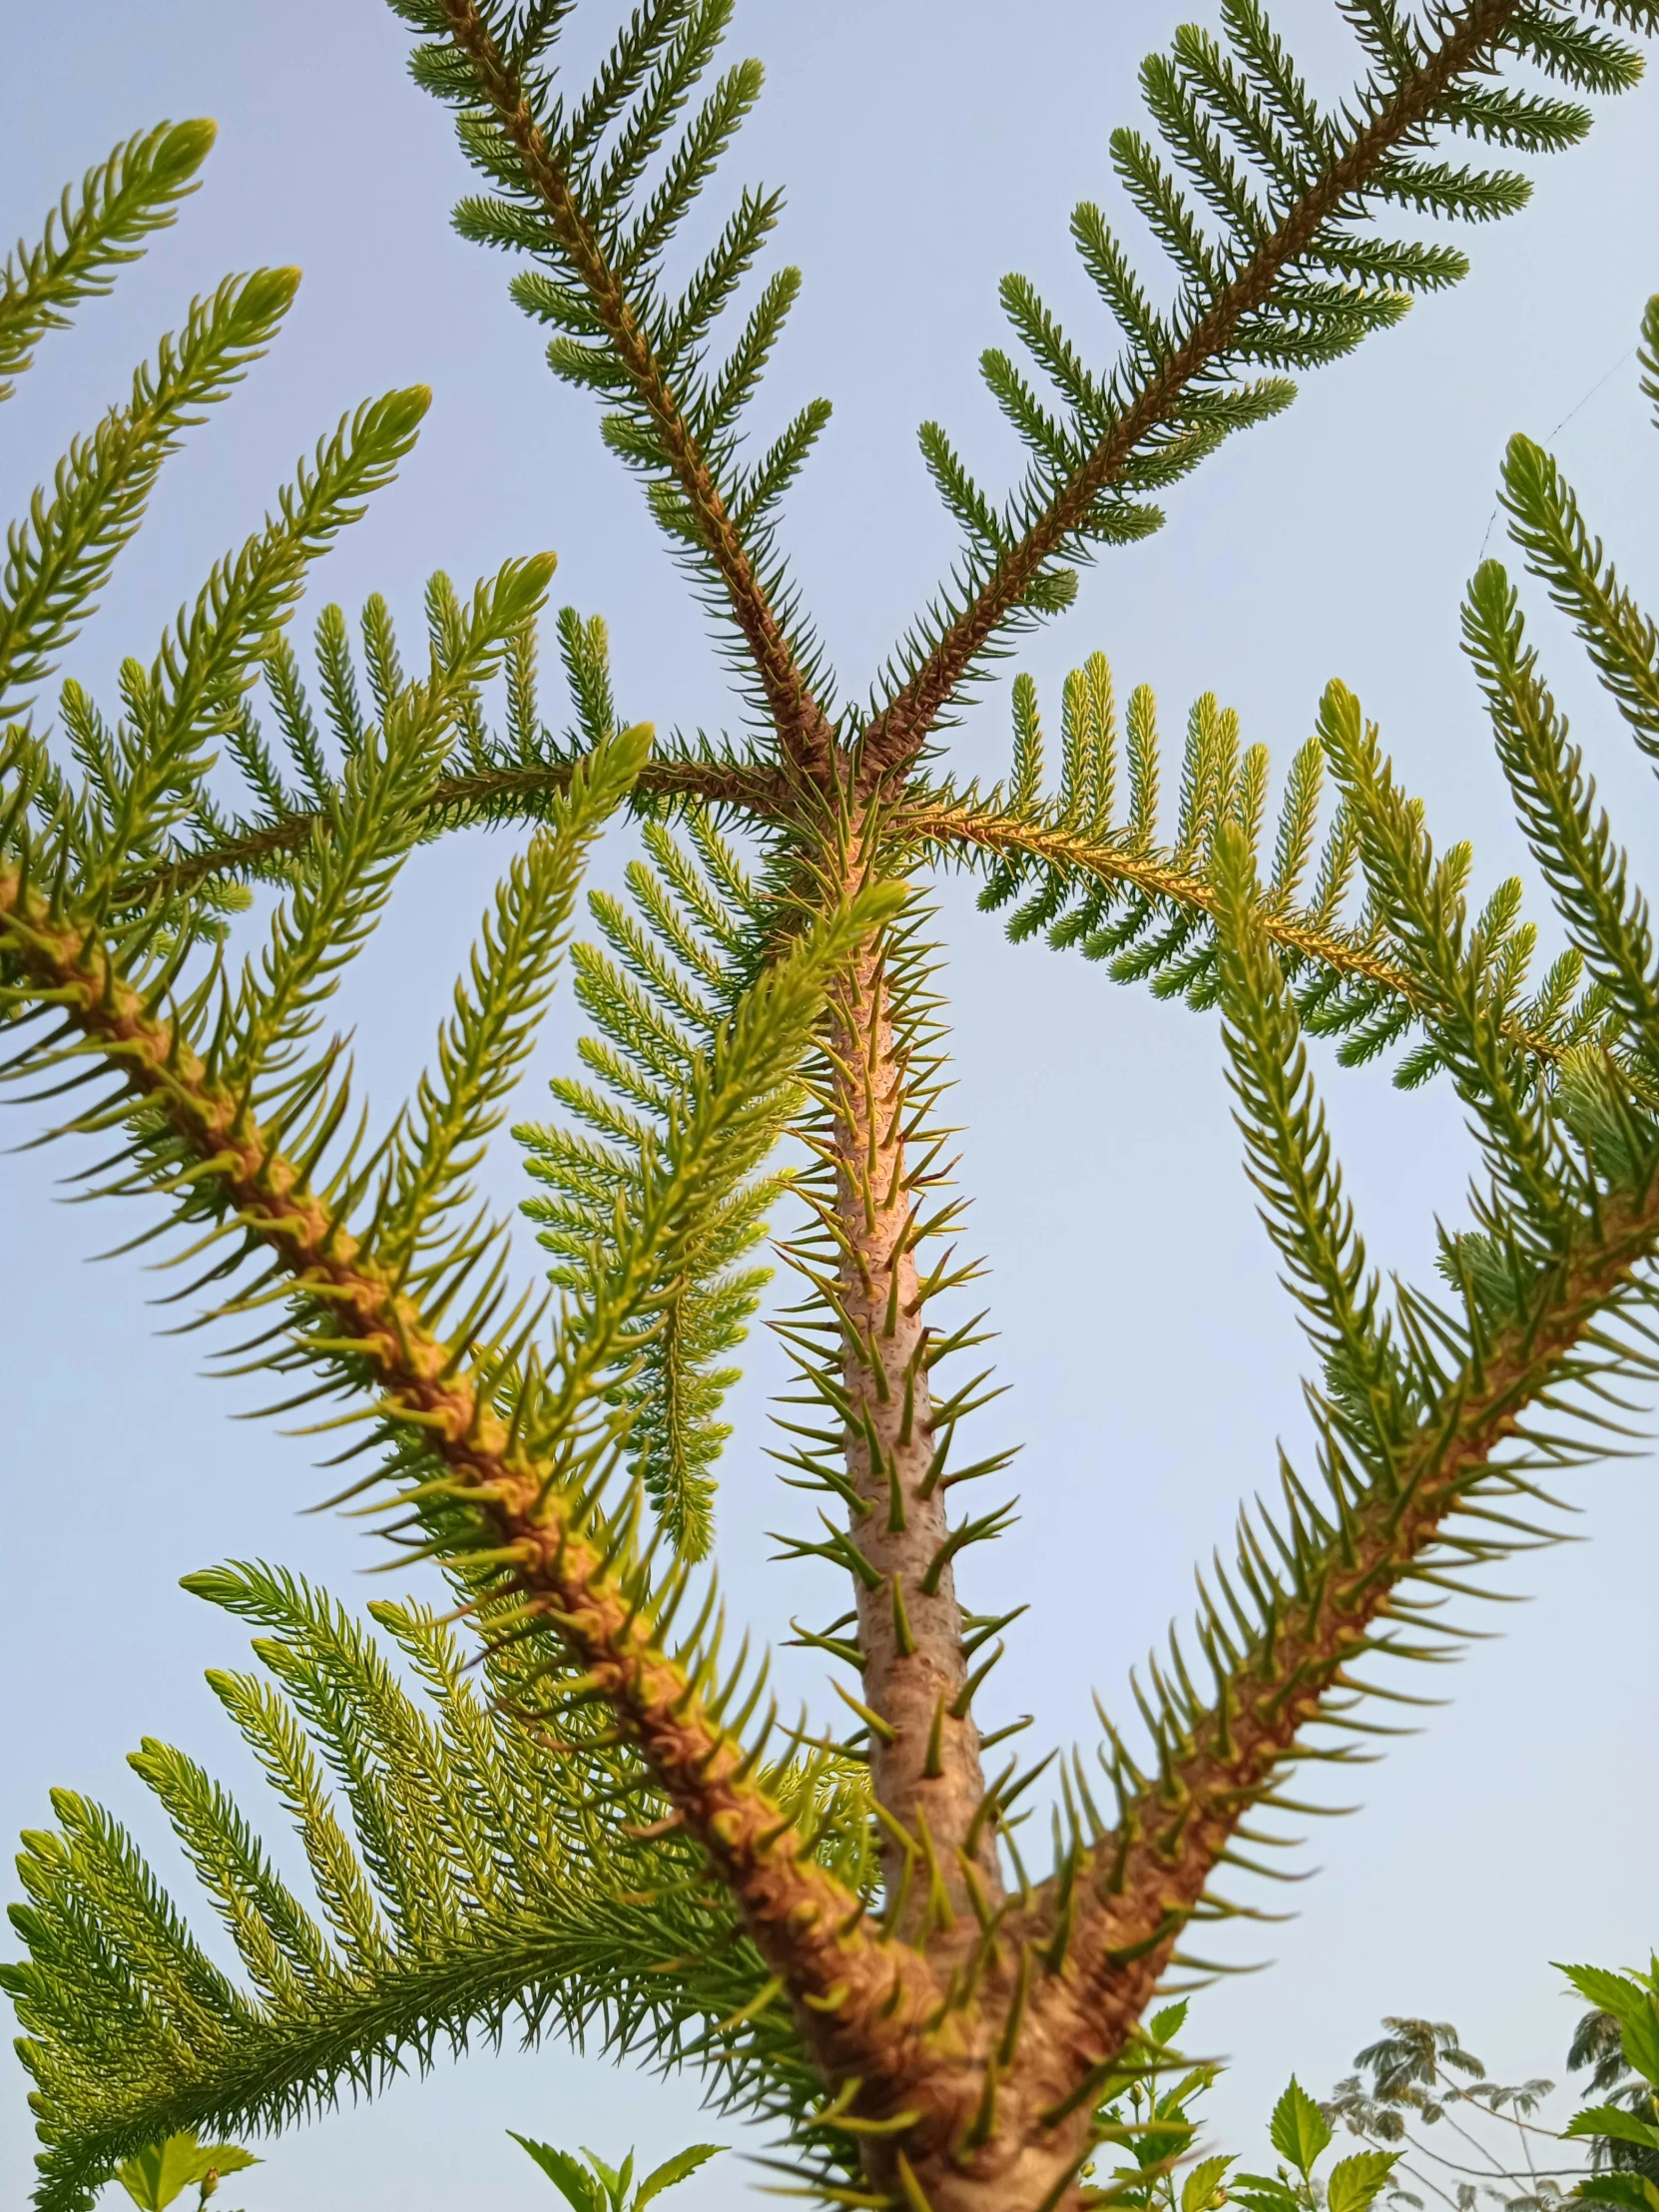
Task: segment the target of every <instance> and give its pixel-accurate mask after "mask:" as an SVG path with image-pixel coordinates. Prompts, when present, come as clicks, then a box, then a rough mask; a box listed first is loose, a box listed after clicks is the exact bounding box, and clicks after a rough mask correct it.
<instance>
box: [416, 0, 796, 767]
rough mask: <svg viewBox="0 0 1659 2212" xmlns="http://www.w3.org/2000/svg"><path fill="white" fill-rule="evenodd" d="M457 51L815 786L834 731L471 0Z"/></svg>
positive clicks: (452, 4) (776, 719) (451, 6)
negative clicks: (657, 440) (662, 462)
mask: <svg viewBox="0 0 1659 2212" xmlns="http://www.w3.org/2000/svg"><path fill="white" fill-rule="evenodd" d="M440 5H441V7H442V9H443V13H444V16H445V18H446V19H447V21H448V24H449V30H450V36H451V38H452V39H453V41H454V43H455V46H456V47H457V49H458V50H459V51H460V52H461V53H463V54H464V55H465V56H466V58H467V60H468V62H469V63H470V64H471V66H472V69H473V72H474V74H475V76H476V78H477V81H478V84H479V86H480V88H481V89H482V91H483V92H484V94H485V97H486V98H487V99H488V100H489V103H490V105H491V107H492V108H493V109H494V110H495V113H496V116H497V118H498V119H499V121H500V124H501V127H502V129H503V130H504V131H505V133H506V135H507V137H508V138H509V139H510V140H511V142H512V144H513V146H514V148H515V149H516V151H517V153H518V157H519V160H520V161H521V162H522V164H523V167H524V174H525V176H526V177H527V178H528V179H529V181H530V183H531V185H532V186H533V187H534V189H535V191H536V193H537V195H538V197H539V198H540V200H541V203H542V205H543V207H544V208H545V209H546V211H547V215H548V219H549V221H550V222H551V223H552V225H553V228H554V229H555V231H556V232H557V233H558V237H559V242H560V244H561V245H562V246H563V248H564V250H565V252H566V253H567V254H568V255H569V257H570V260H571V263H572V265H573V266H574V267H575V269H576V270H577V271H578V272H579V274H580V276H581V278H582V281H583V283H584V284H585V285H586V287H587V291H588V296H589V298H590V299H591V300H592V302H593V306H594V311H595V312H596V313H597V315H598V316H599V319H600V321H601V322H602V323H603V324H604V326H605V330H606V333H607V335H608V336H609V338H610V341H611V345H612V348H613V349H614V351H615V353H616V356H617V359H618V360H619V361H620V362H621V363H622V365H623V367H624V368H625V369H626V370H627V373H628V376H629V379H630V381H631V382H632V384H633V386H634V389H635V391H636V392H637V393H638V394H639V396H640V399H641V400H642V401H643V403H644V404H645V406H646V407H647V408H648V409H649V410H650V413H651V418H652V420H653V421H654V422H655V424H656V425H657V430H658V434H659V435H660V437H661V439H662V442H663V450H664V452H665V453H666V454H667V455H668V458H669V462H670V465H671V466H672V468H673V470H674V475H675V480H676V481H677V483H678V484H679V486H680V490H681V492H682V494H683V495H684V497H685V499H686V502H687V504H688V506H689V507H690V509H691V512H692V514H693V515H694V516H695V517H696V520H697V525H698V529H699V532H700V534H701V537H702V540H703V544H704V546H705V548H706V550H707V551H708V553H709V555H710V557H711V559H712V560H713V561H714V564H715V567H716V569H717V570H718V571H719V574H720V578H721V581H722V583H723V584H724V586H725V589H726V596H727V599H728V602H729V603H730V606H731V609H732V615H733V619H734V620H735V621H736V623H737V625H738V628H739V630H740V631H741V632H742V635H743V638H744V641H745V643H746V644H747V646H748V648H749V651H750V655H751V657H752V659H753V660H754V663H755V668H756V672H757V674H758V675H759V677H760V680H761V684H762V688H763V690H764V692H765V695H766V699H767V705H768V708H769V711H770V712H771V715H772V718H773V723H774V726H775V727H776V729H777V731H778V737H779V743H780V745H781V747H782V749H783V755H784V759H785V761H786V762H787V763H788V764H789V765H790V767H791V768H793V769H794V770H795V771H796V773H797V774H799V775H802V776H805V777H808V778H810V779H811V780H812V781H814V782H815V783H820V784H822V783H824V782H825V781H826V780H827V779H828V777H829V775H830V766H831V761H832V756H833V752H834V734H833V731H832V729H831V727H830V722H829V719H828V717H827V716H826V715H825V713H824V710H823V708H822V707H821V706H820V704H819V702H818V700H817V699H816V698H815V696H814V694H813V692H812V689H811V686H810V685H809V683H808V681H807V678H806V676H805V674H804V672H803V671H802V669H801V668H800V666H799V665H798V663H797V661H796V658H795V655H794V653H793V651H792V650H791V647H790V642H789V639H788V638H787V636H786V635H785V632H784V627H783V624H782V623H781V622H780V621H779V619H778V616H777V614H776V612H775V610H774V609H773V607H772V605H771V602H770V601H769V600H768V598H767V595H766V592H765V590H764V588H763V586H762V584H761V580H760V578H759V577H758V576H757V574H756V572H755V566H754V563H753V561H752V560H751V559H750V556H749V552H748V549H747V547H746V546H745V545H744V542H743V539H742V536H741V535H740V533H739V531H738V528H737V525H736V524H735V523H734V522H733V520H732V517H731V516H730V515H729V514H728V512H727V510H726V504H725V501H724V500H723V499H722V497H721V494H720V487H719V485H718V484H717V483H716V481H715V477H714V472H713V471H712V470H711V468H710V467H709V464H708V462H707V460H706V459H705V457H704V455H703V453H702V451H701V449H700V447H699V446H698V443H697V440H696V438H695V437H694V436H693V434H692V431H691V427H690V425H689V424H688V422H687V421H686V418H685V415H684V414H683V412H682V411H681V407H680V403H679V401H678V399H677V398H676V397H675V394H674V392H673V391H672V389H671V388H670V386H669V383H668V379H667V377H666V376H665V375H664V373H663V370H662V367H661V364H660V363H659V362H658V360H657V357H656V354H655V353H654V351H653V349H652V346H651V343H650V340H649V339H648V337H647V336H646V334H645V331H644V330H643V329H642V328H641V325H640V321H639V318H638V316H637V315H636V313H635V311H634V308H633V306H632V305H631V303H630V302H629V299H628V296H627V294H626V292H625V291H624V290H623V287H622V284H621V281H620V280H619V278H618V277H617V276H616V274H615V272H614V271H613V270H612V268H611V266H610V263H609V262H608V261H607V259H606V256H605V252H604V249H603V247H602V246H601V245H600V243H599V240H598V238H597V237H596V236H595V234H594V232H593V229H592V227H591V225H590V224H589V223H588V221H587V219H586V217H585V216H584V215H583V213H582V210H581V208H580V206H579V205H578V203H577V200H576V196H575V194H574V193H573V192H572V190H571V186H570V181H569V179H568V178H567V177H566V175H565V174H564V172H563V170H562V169H561V168H560V167H559V165H558V163H557V161H556V160H555V159H554V157H553V154H552V152H551V150H550V149H549V147H548V144H547V141H546V139H545V138H544V137H543V135H542V133H541V131H540V129H539V128H538V126H537V124H536V121H535V117H534V116H533V114H532V113H531V110H530V105H529V102H528V101H527V100H526V98H525V96H524V90H523V87H522V86H521V84H520V83H519V81H518V79H517V77H516V76H515V74H514V73H513V71H512V69H511V68H510V67H509V65H508V63H507V62H506V60H505V59H504V57H503V56H502V54H501V51H500V49H499V47H498V46H497V45H496V43H495V40H494V39H493V38H492V37H491V35H490V32H489V29H488V26H487V25H486V24H485V22H484V21H483V19H482V17H481V16H480V15H479V12H478V10H477V8H476V7H475V6H474V5H473V4H472V0H440Z"/></svg>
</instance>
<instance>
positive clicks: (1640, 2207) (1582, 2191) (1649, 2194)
mask: <svg viewBox="0 0 1659 2212" xmlns="http://www.w3.org/2000/svg"><path fill="white" fill-rule="evenodd" d="M1573 2194H1574V2196H1575V2197H1587V2198H1589V2199H1590V2201H1591V2202H1592V2203H1594V2204H1622V2205H1625V2206H1626V2207H1628V2212H1659V2189H1656V2188H1655V2187H1654V2186H1653V2183H1652V2182H1651V2181H1649V2180H1648V2178H1647V2176H1646V2175H1645V2174H1628V2173H1623V2174H1592V2175H1591V2176H1590V2178H1589V2180H1588V2181H1581V2182H1580V2183H1579V2184H1578V2187H1577V2188H1576V2189H1575V2190H1574V2192H1573Z"/></svg>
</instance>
